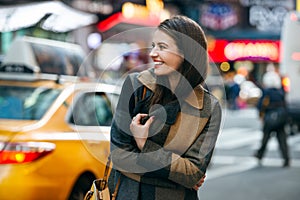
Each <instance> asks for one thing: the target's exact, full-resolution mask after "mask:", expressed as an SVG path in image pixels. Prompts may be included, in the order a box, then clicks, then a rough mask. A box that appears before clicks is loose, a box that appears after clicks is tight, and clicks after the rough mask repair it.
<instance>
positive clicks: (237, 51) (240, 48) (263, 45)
mask: <svg viewBox="0 0 300 200" xmlns="http://www.w3.org/2000/svg"><path fill="white" fill-rule="evenodd" d="M209 42H213V43H214V45H211V44H209V55H210V57H211V61H212V62H224V61H236V60H251V61H271V62H279V57H280V51H279V48H280V41H279V40H276V41H274V40H235V41H227V40H215V41H209ZM211 46H213V47H214V48H210V47H211Z"/></svg>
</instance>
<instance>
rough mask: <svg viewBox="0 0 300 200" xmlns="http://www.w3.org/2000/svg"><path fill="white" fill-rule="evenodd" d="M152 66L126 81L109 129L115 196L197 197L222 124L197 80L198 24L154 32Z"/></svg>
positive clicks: (201, 74)
mask: <svg viewBox="0 0 300 200" xmlns="http://www.w3.org/2000/svg"><path fill="white" fill-rule="evenodd" d="M150 57H151V58H152V60H153V61H154V67H153V68H151V69H148V70H145V71H143V72H140V73H131V74H129V76H128V77H127V79H126V80H125V82H124V84H123V87H122V92H121V95H120V98H119V102H118V106H117V109H116V112H115V115H114V120H113V124H112V128H111V157H112V161H113V168H114V169H116V173H115V177H119V178H115V179H116V180H120V184H119V187H118V188H119V190H118V194H117V199H122V200H124V199H130V200H138V199H139V200H145V199H147V200H152V199H153V200H154V199H164V200H168V199H172V200H173V199H177V200H184V199H189V200H196V199H198V193H197V190H198V189H199V187H200V186H201V184H202V183H203V180H204V177H205V173H206V169H207V167H208V165H209V163H210V160H211V157H212V153H213V149H214V147H215V144H216V139H217V136H218V134H219V128H220V123H221V113H222V112H221V107H220V104H219V102H218V100H217V98H215V97H214V96H212V95H211V94H210V93H209V92H208V91H206V90H205V89H204V88H203V87H202V84H203V82H204V80H205V78H206V74H207V68H208V54H207V41H206V37H205V34H204V32H203V30H202V29H201V27H200V26H199V25H198V24H197V23H196V22H194V21H193V20H191V19H189V18H187V17H184V16H175V17H173V18H171V19H167V20H165V21H163V22H162V23H161V24H160V25H159V26H158V28H157V29H156V30H155V32H154V35H153V40H152V50H151V52H150Z"/></svg>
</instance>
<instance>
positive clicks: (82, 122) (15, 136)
mask: <svg viewBox="0 0 300 200" xmlns="http://www.w3.org/2000/svg"><path fill="white" fill-rule="evenodd" d="M7 60H8V59H4V61H5V62H4V63H2V64H3V65H1V66H0V199H3V200H10V199H11V200H15V199H22V200H34V199H45V200H47V199H49V200H52V199H72V200H77V199H78V200H79V199H83V197H84V195H85V194H86V192H87V191H88V190H89V189H90V186H91V184H92V181H93V180H94V179H95V178H99V177H101V176H102V175H103V173H104V169H105V165H106V161H107V157H108V155H109V140H110V125H111V120H112V117H113V114H114V110H115V106H116V103H117V101H118V96H119V92H120V89H119V88H118V86H115V85H111V84H106V83H99V82H97V81H94V80H90V79H88V78H86V77H79V76H69V75H68V74H63V73H58V74H53V73H50V72H47V73H46V72H45V73H42V70H41V69H37V68H36V67H39V66H35V68H33V66H32V65H30V64H28V63H26V62H23V63H22V62H21V61H22V60H20V62H18V63H9V62H7ZM32 69H37V71H34V70H32Z"/></svg>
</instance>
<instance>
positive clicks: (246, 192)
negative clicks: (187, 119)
mask: <svg viewBox="0 0 300 200" xmlns="http://www.w3.org/2000/svg"><path fill="white" fill-rule="evenodd" d="M224 116H225V118H224V119H225V120H224V126H223V129H222V132H221V134H220V136H219V139H218V142H217V145H216V150H215V154H214V156H213V160H212V163H211V166H210V168H209V169H208V171H207V178H206V180H205V183H204V185H203V186H202V187H201V188H200V190H199V197H200V200H220V199H224V200H229V199H230V200H253V199H256V200H283V199H288V200H297V199H299V195H300V190H299V189H300V188H299V185H300V148H299V147H300V134H299V133H297V134H296V135H293V136H289V137H288V144H289V148H290V155H291V166H290V167H289V168H282V164H283V160H282V159H281V154H280V151H279V149H278V144H277V140H276V138H275V137H272V138H271V140H270V141H269V144H268V151H267V152H266V154H265V157H264V158H263V160H262V163H261V165H260V164H259V163H258V161H257V159H256V158H255V157H253V154H254V152H255V150H256V149H257V148H258V147H259V145H260V140H261V137H262V132H261V130H260V121H259V119H258V118H257V111H256V110H255V109H246V110H239V111H228V110H226V111H225V112H224Z"/></svg>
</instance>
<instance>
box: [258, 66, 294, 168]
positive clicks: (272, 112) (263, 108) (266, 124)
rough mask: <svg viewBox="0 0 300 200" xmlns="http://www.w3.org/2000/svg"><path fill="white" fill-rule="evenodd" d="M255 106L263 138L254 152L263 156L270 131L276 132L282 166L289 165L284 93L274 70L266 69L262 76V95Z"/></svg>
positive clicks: (259, 157) (260, 157)
mask: <svg viewBox="0 0 300 200" xmlns="http://www.w3.org/2000/svg"><path fill="white" fill-rule="evenodd" d="M257 108H258V110H259V115H260V117H261V118H262V120H263V138H262V141H261V146H260V148H259V149H258V151H257V152H256V154H255V157H257V158H258V159H259V160H261V159H262V158H263V156H264V153H265V150H266V147H267V143H268V141H269V139H270V137H271V134H272V133H276V138H277V140H278V144H279V148H280V150H281V154H282V158H283V159H284V163H283V167H288V166H289V164H290V163H289V152H288V145H287V134H286V133H285V130H284V126H285V124H286V122H287V121H286V120H287V111H286V103H285V95H284V92H283V90H282V87H281V78H280V76H279V75H278V74H277V73H276V72H275V71H268V72H266V73H265V74H264V76H263V95H262V97H261V98H260V100H259V102H258V105H257Z"/></svg>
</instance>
